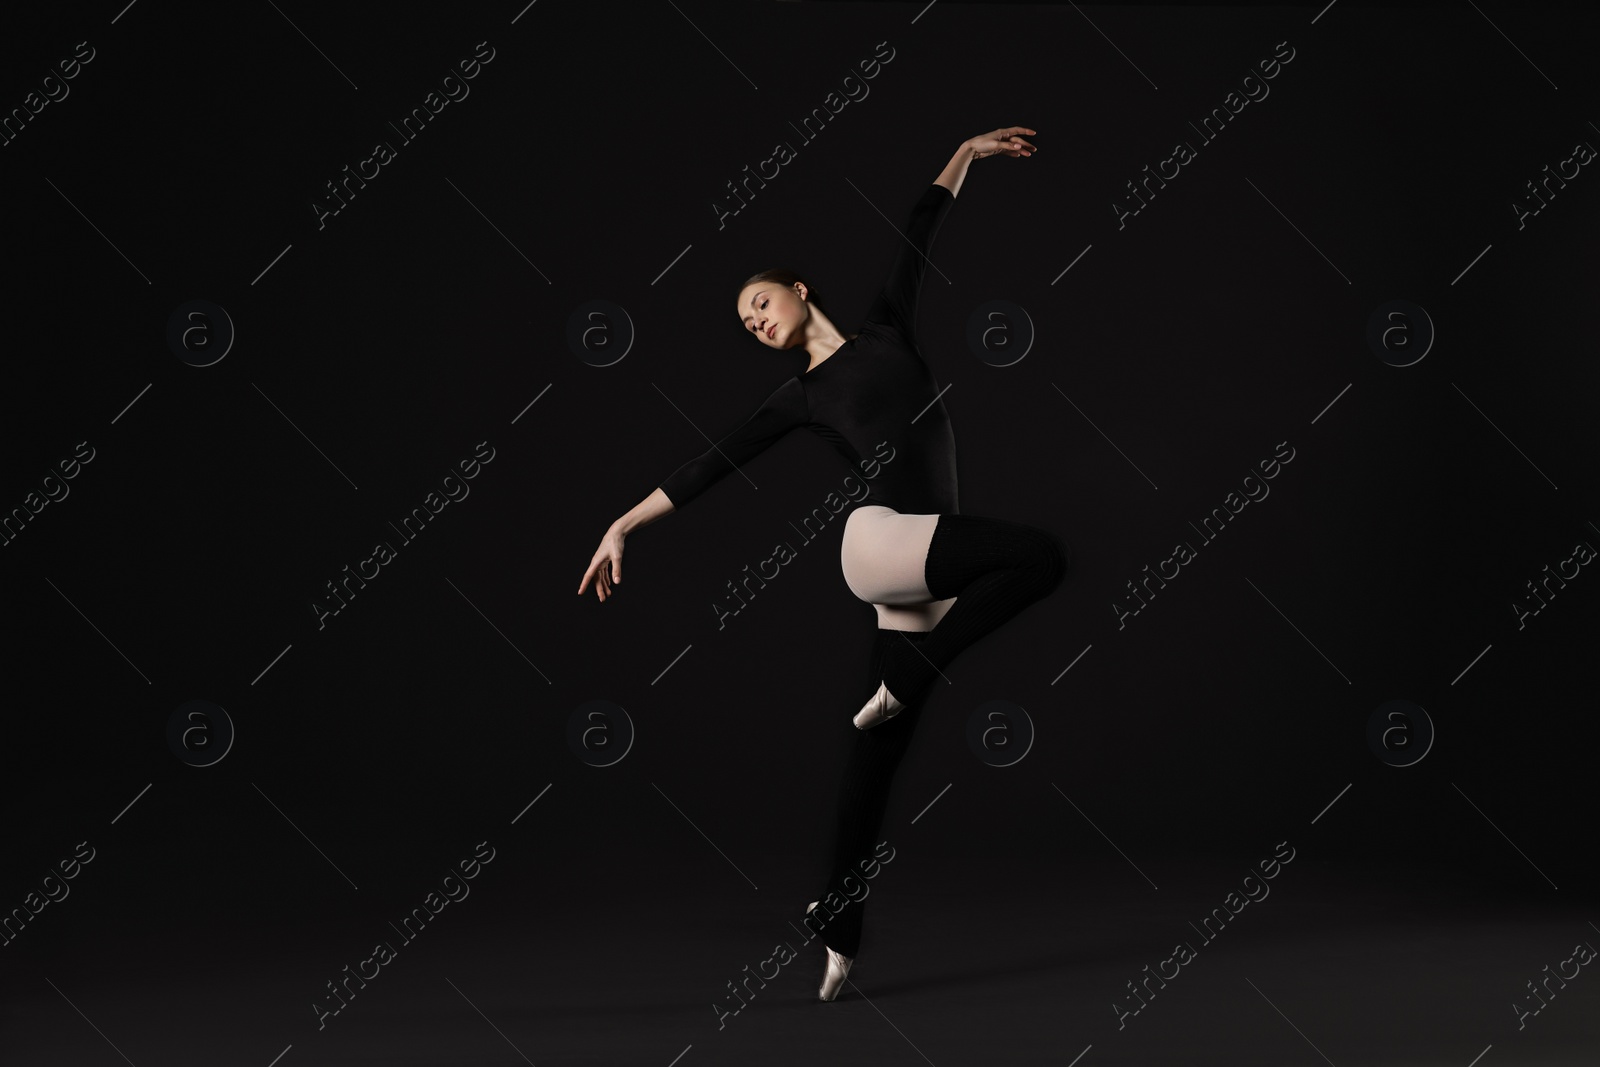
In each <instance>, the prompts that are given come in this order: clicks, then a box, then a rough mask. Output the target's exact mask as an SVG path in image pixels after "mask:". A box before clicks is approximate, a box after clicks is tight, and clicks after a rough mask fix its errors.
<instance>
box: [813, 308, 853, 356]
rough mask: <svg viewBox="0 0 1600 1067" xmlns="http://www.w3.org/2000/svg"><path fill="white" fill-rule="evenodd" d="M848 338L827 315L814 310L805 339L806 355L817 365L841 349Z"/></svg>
mask: <svg viewBox="0 0 1600 1067" xmlns="http://www.w3.org/2000/svg"><path fill="white" fill-rule="evenodd" d="M819 320H820V321H819ZM848 340H850V338H848V337H846V336H845V335H844V334H842V333H840V332H839V328H838V327H837V326H835V325H834V324H833V323H832V322H831V321H829V319H828V317H827V316H826V315H823V314H822V313H821V312H819V311H816V310H813V311H812V321H811V323H809V324H808V326H807V329H806V340H805V350H806V355H808V356H810V357H811V359H810V366H811V367H815V366H816V365H817V364H818V363H821V362H822V361H823V360H825V359H827V358H828V357H830V356H832V355H833V354H834V353H835V352H837V351H839V349H840V347H842V346H843V345H844V343H845V342H846V341H848ZM807 369H808V370H809V369H810V368H809V367H808V368H807Z"/></svg>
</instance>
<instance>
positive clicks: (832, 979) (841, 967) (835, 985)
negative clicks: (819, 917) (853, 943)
mask: <svg viewBox="0 0 1600 1067" xmlns="http://www.w3.org/2000/svg"><path fill="white" fill-rule="evenodd" d="M816 906H817V901H815V900H813V901H812V902H811V905H810V907H808V908H806V914H807V915H810V914H811V909H812V908H815V907H816ZM822 947H823V948H824V949H826V950H827V953H828V969H827V970H826V971H824V972H823V974H822V984H821V985H819V986H817V999H818V1000H822V1001H829V1000H832V999H833V998H834V997H836V996H838V995H839V990H840V989H841V988H842V987H843V986H844V980H845V978H847V977H849V974H850V965H851V964H852V963H854V962H855V959H854V957H851V956H841V955H839V954H838V953H837V952H835V951H833V949H831V948H828V946H827V945H823V946H822Z"/></svg>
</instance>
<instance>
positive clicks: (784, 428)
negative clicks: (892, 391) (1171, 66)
mask: <svg viewBox="0 0 1600 1067" xmlns="http://www.w3.org/2000/svg"><path fill="white" fill-rule="evenodd" d="M808 419H809V412H808V408H807V406H806V397H805V388H804V386H802V385H801V383H800V379H799V378H790V379H789V380H788V381H786V382H784V383H783V384H782V385H780V386H778V388H777V389H775V390H773V392H772V395H770V396H768V397H767V399H766V400H764V401H762V403H761V406H760V407H759V408H757V409H756V411H755V414H753V415H751V416H750V417H749V418H748V419H746V420H745V422H744V423H743V424H742V425H741V426H739V427H738V428H737V429H735V430H733V431H732V432H731V433H729V434H728V435H727V436H725V437H723V438H722V440H720V441H718V442H716V443H715V444H713V445H712V446H711V447H710V448H708V449H706V451H704V452H702V453H701V454H700V455H698V456H696V457H694V458H693V459H691V460H689V461H688V462H687V463H685V464H683V465H682V466H681V467H679V468H678V469H677V470H675V471H673V472H672V473H671V474H669V475H668V476H667V477H666V479H665V480H664V481H662V483H661V484H660V486H658V487H657V488H656V489H655V491H654V492H652V493H651V494H650V495H649V496H647V497H645V498H644V499H643V500H641V501H639V503H637V504H635V505H634V506H633V507H632V508H630V509H629V510H628V512H627V514H625V515H623V516H622V517H621V518H619V519H617V521H616V522H613V523H612V524H611V528H610V529H609V530H607V531H606V534H605V536H604V537H603V538H601V540H600V547H599V548H598V549H596V550H595V554H594V558H593V559H591V560H590V561H589V569H588V570H587V571H585V572H584V575H583V581H581V582H579V583H578V592H579V593H580V594H582V592H583V591H584V590H585V589H586V588H588V585H589V582H590V581H591V580H593V581H594V583H595V590H594V591H595V595H596V596H597V597H599V598H600V599H601V600H602V601H603V600H605V599H606V598H607V597H608V596H610V595H611V592H612V590H611V583H612V582H613V581H616V582H620V581H622V545H623V542H624V541H625V540H626V539H627V536H628V534H629V533H631V532H632V531H634V530H636V529H638V528H639V527H641V526H647V525H649V524H650V523H652V522H655V521H656V520H657V519H659V518H661V517H662V516H664V515H669V514H671V513H672V512H674V511H676V510H677V509H678V508H680V507H682V506H683V505H685V504H687V503H688V502H689V501H691V500H693V499H694V498H695V497H697V496H699V495H700V494H701V493H703V492H705V491H706V490H707V489H709V488H710V487H711V486H712V485H714V484H716V483H717V482H719V481H721V480H722V479H723V478H725V477H727V476H728V475H729V474H730V473H732V471H733V470H735V469H736V468H737V467H739V466H740V465H741V464H744V463H746V462H748V461H749V460H751V459H754V458H755V457H756V456H757V455H758V454H760V453H761V452H763V451H765V450H766V449H767V448H768V447H770V446H771V445H772V443H773V442H775V441H777V440H778V439H779V438H780V437H782V436H783V435H784V434H786V433H788V432H789V431H790V430H792V429H795V428H796V427H798V426H803V425H805V424H806V422H807V420H808Z"/></svg>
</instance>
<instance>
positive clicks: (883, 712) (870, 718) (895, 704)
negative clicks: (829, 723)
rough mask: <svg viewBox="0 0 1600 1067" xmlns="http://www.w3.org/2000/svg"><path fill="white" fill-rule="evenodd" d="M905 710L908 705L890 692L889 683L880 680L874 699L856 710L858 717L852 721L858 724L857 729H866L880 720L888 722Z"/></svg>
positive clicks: (873, 695)
mask: <svg viewBox="0 0 1600 1067" xmlns="http://www.w3.org/2000/svg"><path fill="white" fill-rule="evenodd" d="M904 710H906V706H905V705H904V704H902V703H900V701H898V700H896V699H895V698H894V696H893V694H891V693H890V692H889V685H888V683H887V682H879V683H878V691H877V692H876V693H874V694H872V699H871V700H869V701H867V703H866V706H865V707H863V708H862V709H861V710H860V711H858V712H856V717H855V718H854V719H852V720H851V721H852V722H854V723H855V724H856V729H858V730H866V729H870V728H871V727H874V726H876V725H878V724H879V723H880V722H887V721H888V720H890V719H892V718H894V717H895V716H896V715H898V714H900V713H901V712H902V711H904Z"/></svg>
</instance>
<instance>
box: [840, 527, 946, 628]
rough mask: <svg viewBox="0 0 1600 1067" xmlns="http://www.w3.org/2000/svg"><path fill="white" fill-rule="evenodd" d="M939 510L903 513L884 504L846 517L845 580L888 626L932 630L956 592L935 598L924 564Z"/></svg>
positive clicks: (842, 562) (880, 623) (842, 553)
mask: <svg viewBox="0 0 1600 1067" xmlns="http://www.w3.org/2000/svg"><path fill="white" fill-rule="evenodd" d="M938 522H939V516H938V515H902V514H900V513H899V512H897V511H894V510H893V509H892V508H887V507H884V506H882V505H879V504H869V505H866V506H864V507H858V508H857V509H856V510H855V511H853V512H851V513H850V517H849V518H848V519H846V520H845V528H844V540H843V544H842V545H841V547H840V551H839V563H840V567H841V569H842V570H843V571H844V580H845V584H846V585H848V586H849V587H850V591H851V592H852V593H854V594H855V595H856V596H857V597H858V598H860V599H861V600H864V601H866V602H867V603H869V604H871V605H872V606H873V607H874V608H875V609H876V610H877V612H878V627H879V628H880V629H885V630H916V631H925V630H931V629H933V628H934V626H935V625H937V624H938V622H939V620H940V619H941V618H942V617H943V616H944V614H945V612H947V611H949V610H950V606H951V605H952V604H954V603H955V598H954V597H950V598H948V599H946V600H935V599H933V594H932V593H930V592H929V591H928V583H927V578H926V575H925V572H924V569H925V567H926V565H927V559H928V546H929V544H930V543H931V542H932V540H933V531H934V528H935V526H936V525H937V524H938Z"/></svg>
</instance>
